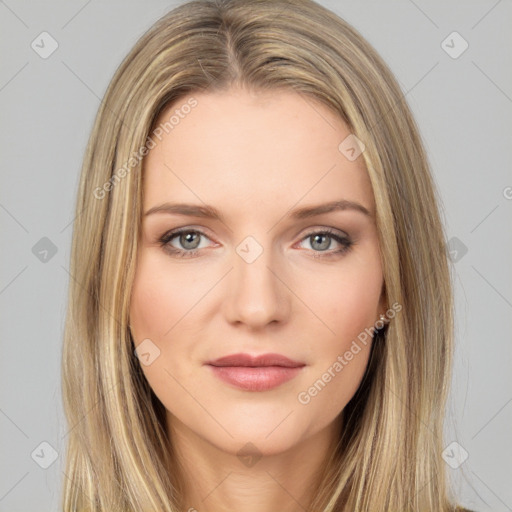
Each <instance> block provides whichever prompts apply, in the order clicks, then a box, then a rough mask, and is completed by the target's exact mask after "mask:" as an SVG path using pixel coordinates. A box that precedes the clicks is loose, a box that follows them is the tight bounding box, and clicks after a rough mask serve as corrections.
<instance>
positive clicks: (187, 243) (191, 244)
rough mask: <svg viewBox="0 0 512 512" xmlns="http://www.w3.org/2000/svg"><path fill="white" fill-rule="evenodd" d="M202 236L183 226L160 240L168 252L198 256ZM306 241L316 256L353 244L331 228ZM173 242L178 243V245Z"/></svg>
mask: <svg viewBox="0 0 512 512" xmlns="http://www.w3.org/2000/svg"><path fill="white" fill-rule="evenodd" d="M201 238H206V239H209V238H208V237H207V236H206V235H205V234H204V233H203V232H202V231H198V230H196V229H190V228H181V229H176V230H173V231H169V232H167V233H165V234H164V235H163V236H162V237H161V238H159V240H158V242H159V244H160V245H161V246H162V248H163V249H164V250H165V251H166V252H167V253H169V254H171V255H173V256H177V257H179V258H188V257H194V256H196V255H197V254H198V253H199V252H200V249H204V248H205V246H202V247H201ZM175 239H176V240H175ZM305 241H308V242H309V244H310V247H311V252H312V253H313V254H312V255H313V257H314V258H330V257H334V256H340V255H342V254H344V253H345V252H347V251H349V250H350V248H351V247H352V245H353V242H351V241H350V240H349V238H348V237H346V236H343V235H341V234H340V233H338V232H336V231H333V230H331V229H329V228H326V229H322V230H318V231H312V232H311V233H308V234H307V235H306V236H305V237H303V238H302V239H301V242H300V243H304V242H305ZM173 242H174V243H175V244H178V247H176V245H174V244H173ZM336 244H337V245H338V246H339V247H338V248H337V249H335V250H332V246H333V245H336ZM180 246H181V247H180ZM314 253H316V254H314Z"/></svg>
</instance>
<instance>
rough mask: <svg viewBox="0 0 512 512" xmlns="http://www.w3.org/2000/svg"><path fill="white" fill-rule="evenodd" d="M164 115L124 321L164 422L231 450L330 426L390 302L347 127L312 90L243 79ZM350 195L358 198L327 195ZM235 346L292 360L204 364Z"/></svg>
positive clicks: (268, 448) (273, 443)
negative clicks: (308, 93) (252, 84)
mask: <svg viewBox="0 0 512 512" xmlns="http://www.w3.org/2000/svg"><path fill="white" fill-rule="evenodd" d="M187 105H188V107H187ZM171 116H174V117H172V119H171ZM170 119H171V120H170ZM169 120H170V121H169ZM166 122H167V125H164V123H166ZM157 125H159V126H160V128H158V127H157V129H156V131H155V132H153V135H152V136H151V137H152V139H153V141H154V142H155V143H156V145H155V146H154V147H153V148H152V149H151V150H150V152H149V154H148V155H147V157H146V160H145V167H144V203H143V212H144V217H143V221H142V235H141V241H140V246H139V254H138V262H137V270H136V276H135V282H134V287H133V291H132V297H131V311H130V328H131V332H132V336H133V339H134V342H135V345H136V346H137V352H138V354H139V358H140V361H141V366H142V369H143V371H144V374H145V376H146V378H147V380H148V382H149V384H150V386H151V387H152V389H153V391H154V393H155V394H156V395H157V397H158V398H159V399H160V401H161V402H162V403H163V404H164V406H165V408H166V409H167V411H168V414H167V418H168V425H169V426H170V427H171V428H179V429H180V431H182V432H183V431H187V432H189V433H193V434H196V435H198V436H200V437H201V438H202V439H203V440H206V441H208V442H209V443H211V444H213V445H215V446H216V447H217V448H220V449H222V450H223V451H226V452H230V453H233V454H234V453H237V452H238V450H240V448H241V447H242V446H244V445H245V444H246V443H247V442H251V443H252V444H254V445H255V446H256V447H257V449H258V450H259V452H261V453H262V454H272V453H278V452H281V451H284V450H286V449H289V448H291V447H293V446H295V445H297V444H298V443H300V442H302V441H305V440H306V439H307V438H309V437H311V436H313V435H316V434H321V432H327V431H328V430H329V428H331V429H333V426H334V425H336V422H335V420H336V419H337V418H338V419H339V414H340V412H341V411H342V410H343V408H344V407H345V405H346V404H347V402H348V401H349V400H350V399H351V397H352V396H353V395H354V393H355V391H356V390H357V388H358V386H359V384H360V381H361V378H362V376H363V373H364V370H365V367H366V364H367V361H368V355H369V351H370V345H371V337H369V336H368V335H367V334H366V335H365V329H370V328H372V327H373V326H374V324H375V322H376V321H377V320H378V318H379V315H380V314H381V313H384V311H385V309H386V305H385V302H384V298H383V296H381V292H382V289H383V276H382V268H381V262H380V253H379V246H378V239H377V231H376V226H375V223H374V200H373V194H372V189H371V185H370V181H369V178H368V176H367V173H366V170H365V167H364V162H363V158H362V156H359V157H357V153H358V152H359V148H358V147H357V146H356V145H355V142H354V141H353V140H352V139H351V138H349V139H347V140H345V139H346V138H347V137H348V136H350V131H349V130H348V128H347V127H346V126H345V124H344V123H343V122H342V121H341V120H340V119H339V118H338V117H337V116H336V115H335V114H334V113H332V112H331V111H330V110H329V109H327V108H326V107H324V106H323V105H321V104H319V103H317V102H315V101H314V100H312V99H310V98H308V97H305V96H301V95H298V94H297V93H294V92H291V91H286V92H284V91H272V92H270V93H257V94H256V93H249V92H247V91H244V90H240V89H231V90H229V91H226V92H221V93H219V92H216V93H201V94H193V95H191V96H190V97H187V98H184V99H182V100H180V101H178V102H176V103H175V104H173V105H172V107H170V108H168V109H167V110H166V111H165V112H163V114H162V115H161V116H160V118H159V122H157ZM343 141H345V142H344V143H343V144H342V145H341V147H340V144H341V143H342V142H343ZM356 157H357V158H356ZM340 201H349V202H351V203H354V204H356V205H359V206H355V207H347V208H344V209H343V208H338V209H331V208H323V207H324V206H326V205H332V204H333V203H335V202H340ZM347 204H348V203H347ZM178 205H179V206H178ZM313 208H314V209H315V210H316V209H317V208H318V211H316V212H315V211H310V209H313ZM322 209H323V210H324V211H323V212H322V211H321V210H322ZM364 210H366V211H367V212H368V214H366V213H364ZM151 211H152V212H151ZM213 212H215V213H216V215H213ZM177 230H180V231H182V233H181V235H180V234H176V233H173V232H174V231H177ZM326 231H328V233H326ZM161 239H163V241H161ZM366 332H367V331H366ZM362 340H364V342H362ZM233 354H248V355H249V356H253V357H256V356H261V355H264V354H279V355H281V356H285V357H287V358H289V359H290V360H292V361H294V362H295V363H296V364H295V367H293V368H290V367H289V368H287V369H285V368H284V367H283V366H281V364H282V362H280V361H276V360H272V358H270V359H267V360H263V361H259V362H258V361H253V364H255V365H256V366H258V365H259V367H253V368H248V367H247V366H245V367H244V366H240V365H242V364H244V363H242V362H240V361H238V362H237V361H231V362H229V361H228V362H227V363H225V364H227V365H228V366H224V367H222V366H214V365H210V364H208V362H212V361H214V360H216V359H218V358H222V357H225V356H229V355H233ZM218 364H220V363H218ZM246 364H248V363H246ZM262 365H267V366H266V367H263V366H262ZM331 431H332V430H331Z"/></svg>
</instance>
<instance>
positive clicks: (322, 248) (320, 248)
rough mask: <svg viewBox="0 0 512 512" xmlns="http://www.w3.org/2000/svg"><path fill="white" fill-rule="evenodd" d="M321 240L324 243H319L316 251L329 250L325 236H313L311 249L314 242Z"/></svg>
mask: <svg viewBox="0 0 512 512" xmlns="http://www.w3.org/2000/svg"><path fill="white" fill-rule="evenodd" d="M321 238H323V239H324V243H321V242H320V244H319V245H320V247H318V246H317V247H316V248H317V249H319V250H321V251H323V250H325V249H328V248H329V237H327V236H326V235H313V247H314V244H316V242H317V241H318V239H321Z"/></svg>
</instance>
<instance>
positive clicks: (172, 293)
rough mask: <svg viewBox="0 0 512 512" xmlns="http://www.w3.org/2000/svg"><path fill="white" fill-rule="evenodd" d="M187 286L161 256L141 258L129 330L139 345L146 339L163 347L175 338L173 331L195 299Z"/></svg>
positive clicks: (136, 276)
mask: <svg viewBox="0 0 512 512" xmlns="http://www.w3.org/2000/svg"><path fill="white" fill-rule="evenodd" d="M184 284H185V283H183V282H181V281H180V280H179V279H176V276H175V275H174V277H173V274H171V273H170V272H169V270H168V268H166V266H165V259H164V258H162V257H161V256H159V255H152V254H145V255H143V256H142V257H141V259H140V260H139V262H138V266H137V272H136V275H135V280H134V284H133V288H132V295H131V302H130V327H131V330H132V335H133V337H134V341H135V343H136V344H137V343H140V342H141V341H142V340H143V339H145V338H150V339H152V340H154V341H155V343H157V344H163V343H164V341H165V339H167V338H168V337H169V336H171V335H172V328H173V327H174V325H175V324H176V323H177V322H178V321H179V319H180V318H181V317H183V316H184V315H185V314H186V310H187V305H188V304H190V303H191V302H192V300H193V297H192V295H194V293H192V292H191V290H193V286H194V285H193V283H192V284H190V283H189V284H188V286H184ZM188 307H189V306H188ZM169 331H171V332H169Z"/></svg>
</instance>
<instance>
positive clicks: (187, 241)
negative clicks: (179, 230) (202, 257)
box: [181, 232, 199, 249]
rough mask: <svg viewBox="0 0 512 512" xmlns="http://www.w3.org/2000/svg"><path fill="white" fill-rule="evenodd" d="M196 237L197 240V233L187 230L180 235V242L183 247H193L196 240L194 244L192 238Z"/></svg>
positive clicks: (195, 245)
mask: <svg viewBox="0 0 512 512" xmlns="http://www.w3.org/2000/svg"><path fill="white" fill-rule="evenodd" d="M194 237H196V238H197V240H199V237H198V236H197V233H193V232H188V233H186V234H185V235H181V243H182V245H183V247H186V248H187V249H195V248H196V247H197V240H196V241H195V242H196V243H195V244H194V240H193V238H194Z"/></svg>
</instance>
